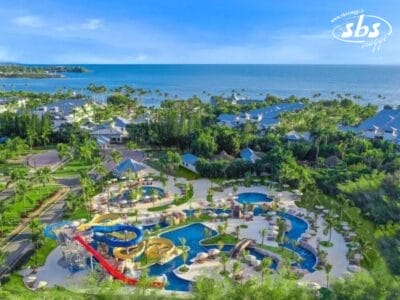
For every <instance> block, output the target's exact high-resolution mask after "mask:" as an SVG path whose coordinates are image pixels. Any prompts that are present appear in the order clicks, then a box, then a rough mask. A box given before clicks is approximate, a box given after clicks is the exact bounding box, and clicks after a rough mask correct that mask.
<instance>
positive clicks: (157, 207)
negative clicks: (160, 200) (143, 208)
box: [147, 204, 170, 211]
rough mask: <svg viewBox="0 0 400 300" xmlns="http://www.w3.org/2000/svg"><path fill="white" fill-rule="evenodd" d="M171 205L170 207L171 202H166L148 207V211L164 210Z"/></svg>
mask: <svg viewBox="0 0 400 300" xmlns="http://www.w3.org/2000/svg"><path fill="white" fill-rule="evenodd" d="M169 207H170V205H169V204H166V205H160V206H155V207H150V208H148V209H147V210H148V211H162V210H165V209H167V208H169Z"/></svg>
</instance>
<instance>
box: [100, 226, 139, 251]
mask: <svg viewBox="0 0 400 300" xmlns="http://www.w3.org/2000/svg"><path fill="white" fill-rule="evenodd" d="M92 230H93V239H94V240H95V241H97V242H102V243H105V244H106V245H107V246H109V247H113V248H115V247H123V248H129V247H133V246H136V245H137V244H139V243H140V242H141V241H143V230H141V229H140V228H138V227H136V226H132V225H124V224H118V225H110V226H99V225H94V226H93V227H92ZM119 232H122V233H119ZM116 233H118V234H116ZM124 237H126V239H124Z"/></svg>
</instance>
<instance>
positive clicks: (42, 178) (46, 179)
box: [35, 167, 52, 193]
mask: <svg viewBox="0 0 400 300" xmlns="http://www.w3.org/2000/svg"><path fill="white" fill-rule="evenodd" d="M35 177H36V180H37V181H38V182H39V183H40V184H42V189H41V190H43V189H44V187H45V186H46V184H48V183H50V181H51V179H52V176H51V170H50V168H49V167H44V168H40V169H37V170H36V172H35ZM41 192H42V191H40V193H41Z"/></svg>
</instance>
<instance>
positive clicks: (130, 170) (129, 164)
mask: <svg viewBox="0 0 400 300" xmlns="http://www.w3.org/2000/svg"><path fill="white" fill-rule="evenodd" d="M144 169H146V166H145V165H144V164H142V163H140V162H138V161H136V160H134V159H132V158H128V159H126V160H124V161H122V162H121V163H119V164H118V165H117V166H116V167H115V169H114V175H115V176H117V177H119V178H122V177H130V175H132V174H138V175H140V173H141V172H142V171H143V170H144Z"/></svg>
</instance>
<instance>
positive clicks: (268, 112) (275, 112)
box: [217, 103, 304, 130]
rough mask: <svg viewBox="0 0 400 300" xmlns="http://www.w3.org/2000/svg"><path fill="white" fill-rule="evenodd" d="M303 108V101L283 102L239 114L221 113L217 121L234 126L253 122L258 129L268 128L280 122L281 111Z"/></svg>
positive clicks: (222, 124)
mask: <svg viewBox="0 0 400 300" xmlns="http://www.w3.org/2000/svg"><path fill="white" fill-rule="evenodd" d="M302 108H304V104H303V103H281V104H277V105H271V106H267V107H263V108H258V109H254V110H251V111H248V112H242V113H241V114H238V115H233V114H221V115H219V116H218V117H217V123H218V124H219V125H221V126H228V127H231V128H234V127H238V126H240V125H243V124H245V123H247V122H251V123H255V124H256V125H257V128H258V130H266V129H268V128H271V127H274V126H276V125H277V124H279V115H280V114H281V113H284V112H293V111H296V110H300V109H302Z"/></svg>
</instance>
